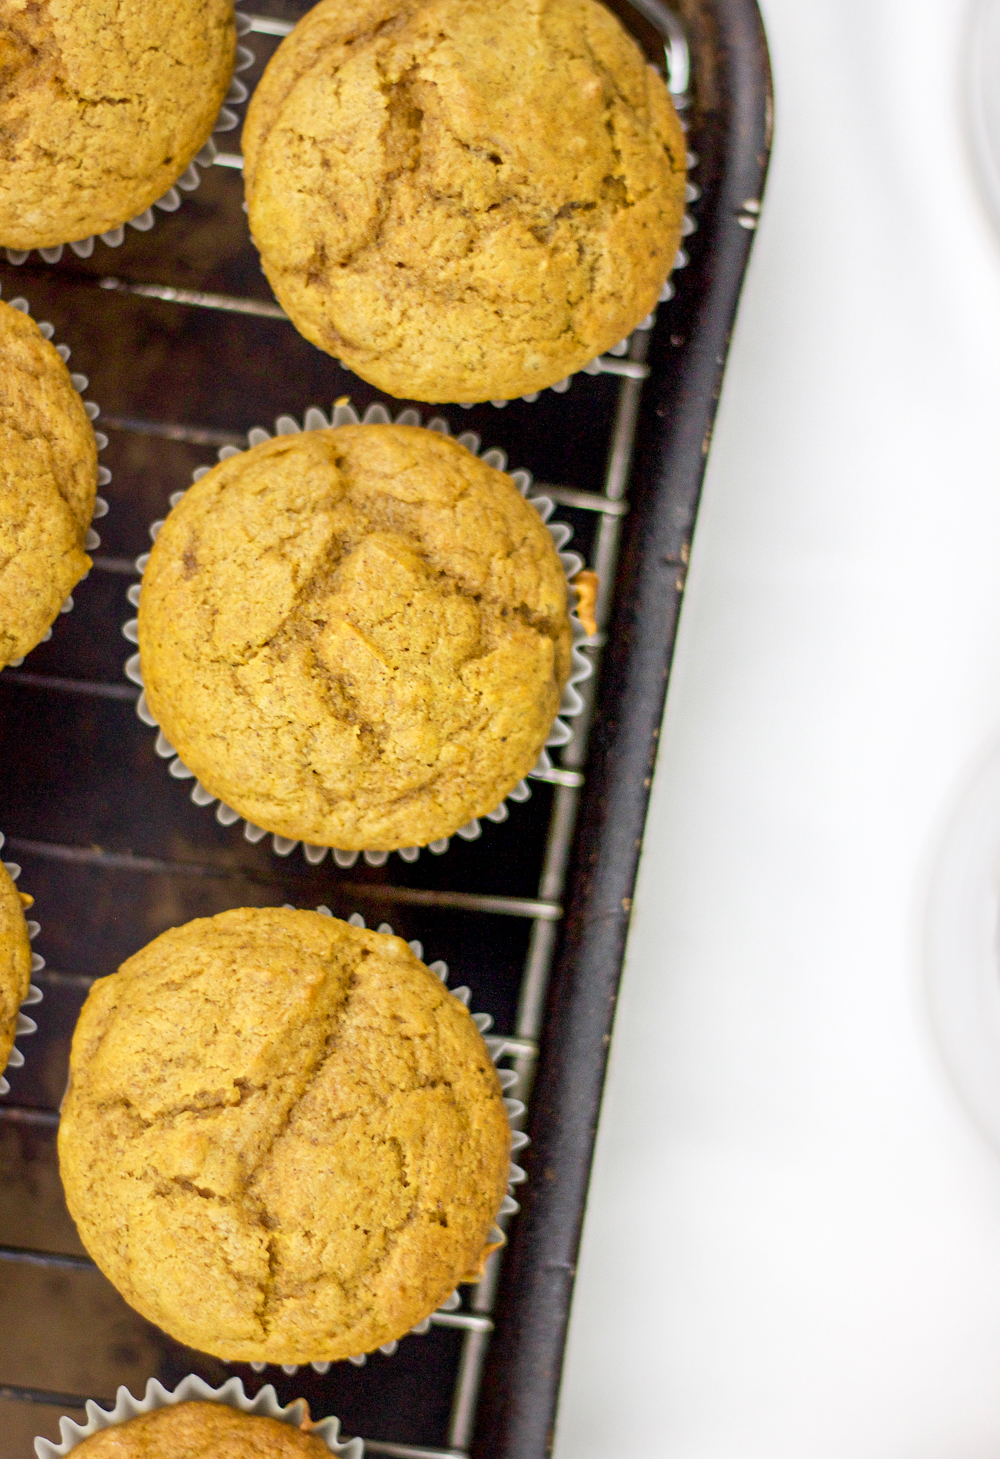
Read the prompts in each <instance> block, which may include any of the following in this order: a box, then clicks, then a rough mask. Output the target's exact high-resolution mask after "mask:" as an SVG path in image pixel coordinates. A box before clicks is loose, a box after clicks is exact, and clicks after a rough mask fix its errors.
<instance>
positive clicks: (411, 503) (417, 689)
mask: <svg viewBox="0 0 1000 1459" xmlns="http://www.w3.org/2000/svg"><path fill="white" fill-rule="evenodd" d="M570 640H571V635H570V626H569V616H568V608H567V583H566V576H565V573H564V571H563V568H562V564H561V563H560V561H559V555H558V553H557V552H556V549H555V546H554V544H553V541H552V537H551V535H550V533H549V532H548V530H547V528H546V527H545V524H544V523H543V522H542V520H541V518H540V517H539V515H538V513H537V511H536V510H535V508H534V507H532V506H530V505H529V504H528V503H527V502H526V501H525V500H524V498H523V497H522V496H521V494H520V493H519V492H518V490H517V488H516V487H515V485H514V483H513V482H512V481H511V479H510V477H509V476H505V475H504V474H503V473H502V472H500V471H495V470H494V469H493V468H492V467H490V466H488V465H487V464H486V463H485V462H484V461H481V460H479V459H478V458H477V457H476V456H474V455H473V454H472V453H471V451H467V450H466V449H465V447H464V446H460V445H459V444H458V443H457V442H456V441H453V440H450V439H448V438H446V437H443V436H440V435H438V434H437V433H435V432H434V431H428V430H424V429H422V428H420V427H418V426H393V425H359V426H339V427H336V428H334V429H329V430H323V431H308V432H304V433H302V434H301V435H294V436H278V437H276V438H275V439H274V440H272V441H268V442H266V443H265V444H263V445H260V446H256V447H254V449H253V450H251V451H247V452H246V453H244V454H242V455H239V456H233V457H231V458H230V459H229V460H228V461H225V462H223V463H221V464H220V465H219V466H216V467H215V468H214V469H213V470H212V471H210V472H209V473H208V474H207V475H206V476H204V477H203V478H202V479H201V481H199V482H197V483H196V484H195V485H194V486H193V487H191V488H190V490H189V491H188V492H187V493H186V494H185V495H184V497H183V498H182V499H181V501H180V503H179V505H178V506H176V507H175V508H174V510H173V511H172V512H171V513H170V515H169V516H168V518H167V520H166V522H165V524H164V526H163V528H162V529H161V531H160V534H159V536H158V537H157V539H156V543H155V546H154V548H153V551H152V555H151V558H150V562H149V566H148V567H147V569H146V572H145V575H144V578H143V584H142V596H141V598H140V602H139V650H140V654H141V661H142V673H143V679H144V682H145V686H146V697H147V700H148V702H149V706H150V708H151V710H152V712H153V714H154V715H155V717H156V719H157V720H158V722H159V723H160V725H161V727H162V729H163V732H164V734H165V735H166V737H167V739H168V740H169V741H170V743H171V744H172V745H173V746H174V747H175V749H176V750H177V752H178V753H179V755H180V756H181V759H182V760H183V762H184V763H185V764H186V765H187V766H188V768H189V769H190V770H193V771H194V773H195V775H197V777H198V779H199V780H200V781H201V783H202V785H203V786H204V787H205V788H206V789H207V790H208V791H209V792H211V793H212V794H213V795H217V796H219V797H220V799H221V800H222V801H223V802H224V803H226V804H227V805H229V806H231V807H233V808H234V809H235V810H237V811H239V813H240V814H241V815H243V816H246V817H247V819H248V820H250V821H252V822H253V823H254V824H256V825H258V826H263V827H264V828H265V829H266V830H268V831H273V832H277V833H278V834H279V835H282V836H287V837H290V838H291V839H293V840H298V839H301V840H303V841H305V842H307V843H312V844H314V845H320V846H336V847H339V848H342V849H344V850H366V849H367V850H385V851H391V850H394V849H395V848H397V847H407V846H423V845H426V844H427V843H428V842H430V841H434V840H437V839H438V838H441V837H445V836H450V835H452V834H453V832H455V831H456V830H457V829H458V827H459V826H463V825H465V823H466V822H467V821H469V820H470V819H471V818H472V817H473V816H481V815H485V814H486V813H487V812H489V811H491V810H493V809H494V808H495V807H496V806H497V805H498V804H499V803H500V802H501V801H502V800H503V798H504V796H505V795H506V794H507V793H508V792H509V791H510V790H512V789H513V788H514V786H515V785H517V783H518V781H519V780H521V779H522V778H523V777H524V776H525V775H526V774H527V773H528V771H529V770H530V769H531V768H532V766H533V765H534V763H535V761H536V760H537V758H538V754H539V751H540V750H541V748H542V746H543V745H544V743H545V740H546V738H547V736H548V733H549V730H550V729H551V727H552V721H553V719H554V717H555V714H556V711H557V709H558V707H559V701H560V697H561V695H562V691H563V688H564V687H565V684H566V680H567V678H568V675H569V666H570Z"/></svg>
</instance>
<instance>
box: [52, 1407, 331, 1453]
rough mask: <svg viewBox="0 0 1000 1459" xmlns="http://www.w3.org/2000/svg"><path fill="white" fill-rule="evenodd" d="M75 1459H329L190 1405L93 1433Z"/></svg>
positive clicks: (240, 1416) (277, 1427) (276, 1432)
mask: <svg viewBox="0 0 1000 1459" xmlns="http://www.w3.org/2000/svg"><path fill="white" fill-rule="evenodd" d="M73 1453H74V1454H76V1456H77V1459H330V1450H329V1449H328V1448H327V1446H326V1445H325V1444H324V1443H323V1440H322V1439H317V1438H314V1437H313V1435H311V1434H307V1433H303V1431H302V1430H301V1429H296V1428H293V1427H292V1425H291V1424H286V1423H282V1422H281V1421H280V1420H279V1419H275V1418H267V1417H265V1416H264V1415H263V1414H254V1413H241V1412H240V1411H239V1410H238V1409H235V1408H230V1407H229V1405H228V1404H226V1403H205V1402H201V1401H199V1400H193V1401H191V1402H188V1403H173V1404H170V1405H169V1406H168V1407H166V1408H154V1409H153V1410H152V1411H151V1412H150V1413H140V1414H136V1416H135V1418H131V1419H128V1420H127V1422H125V1423H123V1424H113V1425H111V1427H110V1428H106V1429H99V1430H98V1431H97V1433H96V1434H91V1435H90V1436H89V1437H88V1438H86V1439H84V1440H83V1441H82V1443H80V1444H77V1445H76V1446H75V1447H74V1449H73Z"/></svg>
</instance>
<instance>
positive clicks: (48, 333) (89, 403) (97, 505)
mask: <svg viewBox="0 0 1000 1459" xmlns="http://www.w3.org/2000/svg"><path fill="white" fill-rule="evenodd" d="M0 294H2V283H0ZM5 302H6V303H8V304H9V305H10V307H11V309H17V310H18V311H19V312H20V313H21V314H27V315H28V317H29V318H30V317H31V306H30V304H29V303H28V301H27V299H23V298H17V299H9V300H6V301H5ZM36 323H38V330H39V333H40V334H41V336H42V338H43V339H47V340H50V341H51V339H52V336H53V335H54V334H55V332H56V331H55V325H53V324H50V323H49V322H48V320H47V319H43V320H41V321H40V322H39V321H36ZM55 351H56V354H57V355H58V356H59V358H60V359H61V360H62V362H63V364H69V359H70V355H71V354H72V353H73V352H72V350H71V349H70V347H69V345H68V344H57V345H56V347H55ZM69 378H70V381H71V383H72V385H73V389H74V390H76V391H77V392H78V394H79V395H81V396H82V395H83V392H84V391H85V390H86V388H87V386H88V385H89V384H90V381H89V380H88V379H87V377H86V375H81V374H80V373H79V372H78V371H73V372H72V373H71V374H70V377H69ZM83 408H84V410H85V411H86V412H87V417H88V419H89V420H90V421H92V422H93V421H95V420H97V418H98V416H99V415H100V413H101V407H100V406H99V405H97V404H95V402H94V401H93V400H85V401H84V402H83ZM94 438H95V440H96V441H97V451H98V455H100V453H101V452H102V451H104V450H106V449H107V444H108V438H107V436H106V435H105V434H104V432H103V431H97V430H95V431H94ZM110 481H111V472H110V471H109V470H108V468H107V467H106V466H101V465H98V467H97V485H98V486H107V485H108V484H109V482H110ZM107 514H108V504H107V502H106V501H105V499H104V497H102V496H96V497H95V498H94V514H93V516H92V518H91V522H96V521H97V520H98V518H99V517H106V516H107ZM83 545H84V547H85V548H86V550H87V551H88V552H93V551H94V550H95V549H96V548H98V547H100V545H101V539H100V537H99V536H98V534H97V533H96V532H95V531H94V528H93V526H90V527H88V528H87V532H86V535H85V537H84V539H83ZM86 577H87V574H84V576H83V577H82V578H81V579H80V581H81V582H85V581H86ZM72 609H73V595H72V593H71V594H70V596H69V597H68V598H67V599H66V601H65V603H63V605H62V607H61V608H60V609H59V612H60V613H70V612H72ZM51 637H52V628H51V627H50V628H47V629H46V630H45V632H44V633H43V634H42V636H41V638H40V639H39V640H38V642H39V643H48V641H49V639H50V638H51ZM35 647H36V648H37V647H38V644H36V645H35ZM23 663H24V656H23V655H22V657H21V658H19V659H11V661H10V663H9V665H8V668H11V669H19V668H20V667H21V665H22V664H23Z"/></svg>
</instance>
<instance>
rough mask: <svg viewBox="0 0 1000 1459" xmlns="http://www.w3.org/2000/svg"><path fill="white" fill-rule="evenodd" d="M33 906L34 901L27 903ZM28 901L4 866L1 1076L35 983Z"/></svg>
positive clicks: (0, 880)
mask: <svg viewBox="0 0 1000 1459" xmlns="http://www.w3.org/2000/svg"><path fill="white" fill-rule="evenodd" d="M24 900H26V901H27V902H28V904H29V905H30V902H31V898H30V897H28V898H26V899H24ZM24 900H22V898H21V896H20V894H19V892H18V890H17V888H16V887H15V885H14V883H13V882H12V881H11V879H10V876H9V875H8V873H7V870H6V868H5V867H4V865H3V862H0V1074H2V1073H3V1071H4V1069H5V1068H6V1067H7V1060H8V1059H9V1058H10V1051H11V1049H12V1048H13V1047H14V1034H15V1031H16V1028H17V1012H18V1009H19V1008H20V1006H21V1004H22V1003H23V1002H24V999H25V996H26V994H27V992H28V986H29V983H30V981H31V944H30V942H29V941H28V928H27V924H26V923H25V920H24Z"/></svg>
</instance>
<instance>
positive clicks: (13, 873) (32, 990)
mask: <svg viewBox="0 0 1000 1459" xmlns="http://www.w3.org/2000/svg"><path fill="white" fill-rule="evenodd" d="M3 844H4V835H3V832H2V831H0V850H2V849H3ZM3 869H4V871H5V872H6V873H7V875H8V876H9V877H10V879H11V881H12V882H16V881H17V879H18V877H19V876H20V875H21V868H20V867H19V866H18V864H17V862H16V861H5V862H4V863H3ZM22 895H23V894H22ZM31 905H32V899H31V898H30V897H29V898H28V900H27V903H26V905H25V911H27V910H28V908H29V907H30V906H31ZM25 923H26V926H27V928H28V939H29V941H34V939H35V938H36V937H37V936H38V934H39V932H40V931H41V930H42V929H41V927H40V926H39V924H38V923H37V922H36V921H35V920H34V919H33V918H30V917H26V918H25ZM44 966H45V959H44V958H43V957H42V956H41V955H40V954H39V953H37V952H33V953H32V954H31V971H32V972H33V973H40V972H41V970H42V968H44ZM41 1001H42V990H41V988H36V987H35V985H34V983H29V985H28V991H27V993H26V994H25V995H24V1000H23V1002H22V1003H21V1011H20V1012H19V1013H18V1015H17V1027H16V1029H15V1032H14V1038H15V1040H17V1039H20V1038H26V1037H27V1036H28V1035H29V1034H32V1033H37V1031H38V1024H37V1023H36V1022H35V1020H34V1019H33V1018H29V1017H28V1015H27V1014H26V1013H25V1011H24V1010H25V1009H26V1008H30V1007H32V1006H33V1005H34V1004H35V1003H41ZM23 1065H24V1055H23V1053H22V1052H21V1050H20V1049H19V1048H18V1047H17V1043H16V1042H15V1043H14V1046H13V1048H12V1049H11V1051H10V1055H9V1056H8V1059H7V1063H6V1065H5V1069H20V1068H22V1067H23ZM3 1075H4V1070H0V1094H9V1093H10V1085H9V1084H8V1083H7V1080H6V1079H5V1078H4V1077H3Z"/></svg>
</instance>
